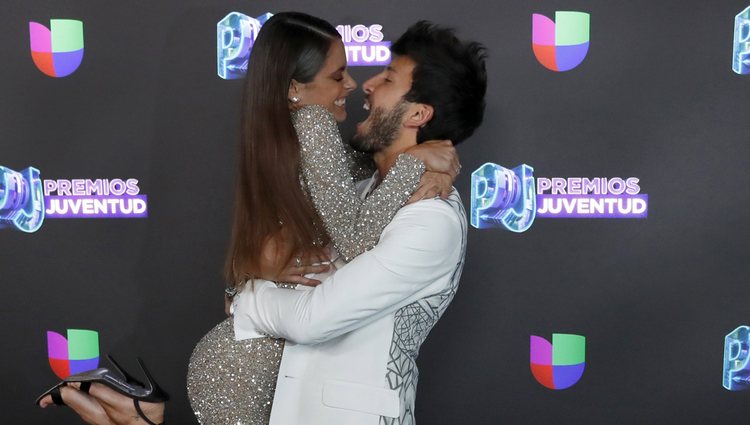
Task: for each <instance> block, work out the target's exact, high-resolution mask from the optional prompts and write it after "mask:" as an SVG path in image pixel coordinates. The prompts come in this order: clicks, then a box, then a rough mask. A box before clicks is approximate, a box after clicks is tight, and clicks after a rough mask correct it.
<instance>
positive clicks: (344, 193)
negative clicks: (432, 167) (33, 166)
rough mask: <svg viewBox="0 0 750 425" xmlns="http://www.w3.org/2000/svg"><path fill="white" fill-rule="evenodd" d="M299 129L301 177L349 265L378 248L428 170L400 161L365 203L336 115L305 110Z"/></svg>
mask: <svg viewBox="0 0 750 425" xmlns="http://www.w3.org/2000/svg"><path fill="white" fill-rule="evenodd" d="M294 126H295V129H296V130H297V136H298V138H299V143H300V156H301V161H302V163H301V167H302V176H303V179H304V181H305V183H306V184H307V187H308V190H309V192H310V196H311V198H312V201H313V203H314V205H315V209H316V210H317V211H318V214H319V215H320V218H321V219H322V220H323V223H325V226H326V231H327V232H328V235H329V236H330V237H331V239H332V240H333V243H334V245H335V246H336V248H337V249H338V251H339V253H340V254H341V255H342V256H343V257H344V259H345V260H346V261H350V260H351V259H353V258H354V257H356V256H357V255H359V254H361V253H363V252H364V251H367V250H368V249H370V248H372V247H373V246H375V244H376V243H377V241H378V239H379V238H380V234H381V232H382V231H383V229H384V228H385V226H386V225H388V223H389V222H390V221H391V219H393V216H394V215H395V214H396V211H398V210H399V208H401V207H402V206H403V205H404V203H405V202H406V201H407V200H408V199H409V196H410V195H411V194H412V193H413V192H414V190H415V189H416V188H417V186H418V185H419V180H420V177H421V176H422V173H423V172H424V171H425V165H424V163H423V162H422V161H421V160H419V159H417V158H416V157H414V156H411V155H406V154H401V155H399V157H398V159H397V160H396V163H395V164H394V166H393V167H392V168H391V169H390V171H388V174H387V175H386V177H385V178H384V179H383V182H382V183H381V184H380V186H378V188H377V189H375V190H374V191H373V192H372V194H371V195H370V196H369V197H368V198H367V199H366V200H362V199H360V198H359V196H358V195H357V192H356V188H355V184H354V180H353V178H352V175H351V174H350V170H349V168H350V165H351V160H350V158H349V157H348V156H347V153H346V151H345V148H344V144H343V142H342V141H341V134H340V133H339V129H338V126H337V124H336V121H335V120H334V118H333V115H331V113H330V112H328V111H327V110H326V109H325V108H323V107H322V106H317V105H309V106H305V107H303V108H302V109H300V110H299V111H297V112H296V113H295V115H294Z"/></svg>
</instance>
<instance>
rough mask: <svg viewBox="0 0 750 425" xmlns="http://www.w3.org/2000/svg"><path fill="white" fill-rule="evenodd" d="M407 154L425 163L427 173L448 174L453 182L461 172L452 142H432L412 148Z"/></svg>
mask: <svg viewBox="0 0 750 425" xmlns="http://www.w3.org/2000/svg"><path fill="white" fill-rule="evenodd" d="M406 153H408V154H409V155H412V156H415V157H417V158H419V159H420V160H421V161H422V162H424V165H425V167H426V168H427V171H433V172H436V173H445V174H448V175H450V176H451V180H455V179H456V176H457V175H458V173H459V172H460V171H461V163H460V162H459V160H458V153H457V152H456V148H455V147H453V142H451V141H450V140H430V141H427V142H424V143H421V144H418V145H415V146H412V147H411V148H409V149H407V150H406Z"/></svg>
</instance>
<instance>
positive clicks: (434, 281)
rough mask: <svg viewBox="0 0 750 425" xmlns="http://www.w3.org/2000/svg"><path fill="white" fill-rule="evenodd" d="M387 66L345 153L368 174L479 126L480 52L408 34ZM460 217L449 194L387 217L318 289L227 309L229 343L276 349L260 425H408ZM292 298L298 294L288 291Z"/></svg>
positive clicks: (370, 184) (438, 35)
mask: <svg viewBox="0 0 750 425" xmlns="http://www.w3.org/2000/svg"><path fill="white" fill-rule="evenodd" d="M392 52H393V55H394V59H393V61H392V62H391V64H390V65H389V66H388V67H387V68H386V69H385V70H384V71H383V72H381V73H379V74H378V75H376V76H374V77H373V78H371V79H370V80H368V81H367V82H366V83H365V84H364V85H363V88H364V91H365V93H366V94H367V99H366V103H365V109H368V108H369V110H370V114H369V116H368V118H367V119H366V120H365V121H363V122H362V123H360V124H359V125H358V126H357V133H356V135H355V137H354V139H353V140H352V146H353V147H354V148H355V149H357V150H360V151H365V152H369V153H372V154H373V158H374V160H375V162H376V165H377V168H378V171H377V173H376V175H375V176H373V178H371V179H369V180H365V181H363V182H361V183H360V185H359V188H360V189H361V193H362V195H363V196H366V195H367V194H368V193H369V192H370V191H372V190H373V189H374V187H376V186H377V184H378V182H379V181H380V180H381V179H382V177H383V176H385V175H386V173H387V172H388V170H389V169H390V167H391V166H392V165H393V164H394V163H395V160H396V158H397V157H398V155H399V154H400V153H402V152H404V151H405V150H406V149H408V148H410V147H412V146H414V145H416V144H418V143H420V142H422V141H425V140H429V139H450V140H453V141H454V143H458V142H461V141H463V140H464V139H466V138H467V137H469V136H470V135H471V134H472V133H473V131H474V129H475V128H476V127H478V126H479V124H480V123H481V121H482V115H483V111H484V94H485V89H486V73H485V68H484V49H483V48H482V46H481V45H479V44H477V43H464V42H461V41H459V40H458V39H457V38H456V37H455V36H454V35H453V32H452V31H451V30H447V29H443V28H439V27H436V26H433V25H431V24H429V23H426V22H419V23H417V24H415V25H414V26H412V27H411V28H409V30H407V32H406V33H405V34H404V35H403V36H402V37H401V38H399V40H398V41H396V43H394V45H393V46H392ZM465 248H466V217H465V213H464V211H463V207H462V205H461V202H460V198H459V196H458V193H456V192H455V190H454V191H453V193H452V194H451V196H449V198H448V199H447V200H441V199H429V200H423V201H419V202H416V203H414V204H410V205H407V206H405V207H403V208H402V209H401V210H399V211H398V213H397V214H396V216H395V217H394V219H393V221H392V222H391V223H390V224H389V225H388V226H387V227H386V228H385V229H384V230H383V232H382V234H381V237H380V240H379V242H378V244H377V245H376V246H375V247H374V248H373V249H372V250H370V251H367V252H365V253H363V254H361V255H360V256H358V257H356V258H355V259H354V260H352V261H351V262H350V263H349V264H346V265H345V266H343V267H342V268H340V269H339V270H338V271H337V272H336V274H335V275H333V276H331V277H329V278H327V279H326V280H325V281H324V282H323V283H322V284H321V285H319V286H317V287H315V288H313V289H309V288H307V290H297V291H289V290H286V289H280V288H276V287H275V285H273V284H272V283H269V282H265V281H261V282H256V285H255V290H254V291H246V292H244V293H242V295H241V296H239V297H238V298H237V299H236V300H235V302H234V305H233V307H234V311H233V312H234V323H235V333H236V335H237V338H238V339H244V338H248V337H254V336H258V335H260V334H269V335H273V336H277V337H282V338H285V339H286V340H287V343H286V346H285V349H284V355H283V357H282V362H281V369H280V371H279V378H278V382H277V386H276V393H275V396H274V401H273V410H272V413H271V425H290V424H326V425H330V424H346V425H358V424H363V425H364V424H378V423H381V424H413V423H414V422H415V420H414V400H415V397H416V386H417V374H418V372H417V366H416V357H417V354H418V351H419V347H420V346H421V344H422V343H423V342H424V340H425V338H426V337H427V334H428V332H429V331H430V329H432V327H433V326H434V325H435V323H436V322H437V320H438V319H439V318H440V316H441V315H442V314H443V312H444V311H445V309H446V307H447V306H448V304H449V303H450V301H451V300H452V299H453V296H454V294H455V292H456V289H457V287H458V281H459V277H460V274H461V270H462V267H463V260H464V254H465ZM300 289H302V288H300Z"/></svg>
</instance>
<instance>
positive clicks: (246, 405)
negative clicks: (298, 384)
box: [187, 318, 284, 425]
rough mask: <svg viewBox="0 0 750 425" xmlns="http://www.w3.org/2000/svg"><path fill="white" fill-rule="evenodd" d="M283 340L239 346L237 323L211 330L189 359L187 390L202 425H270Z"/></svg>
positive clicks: (225, 323)
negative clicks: (235, 333) (233, 325)
mask: <svg viewBox="0 0 750 425" xmlns="http://www.w3.org/2000/svg"><path fill="white" fill-rule="evenodd" d="M283 349H284V340H283V339H276V338H268V337H267V338H255V339H247V340H244V341H235V340H234V328H233V327H232V319H231V318H228V319H226V320H224V321H223V322H221V323H219V324H218V325H216V326H215V327H214V328H213V329H211V330H210V331H209V332H208V333H207V334H206V335H205V336H204V337H203V339H201V340H200V342H198V344H197V345H196V346H195V349H194V350H193V355H192V356H191V357H190V365H189V366H188V375H187V390H188V397H189V398H190V405H191V406H192V408H193V412H195V416H196V418H197V419H198V422H199V423H201V424H202V425H267V424H268V420H269V418H270V416H271V402H272V401H273V394H274V390H275V389H276V378H277V376H278V373H279V364H280V362H281V353H282V351H283Z"/></svg>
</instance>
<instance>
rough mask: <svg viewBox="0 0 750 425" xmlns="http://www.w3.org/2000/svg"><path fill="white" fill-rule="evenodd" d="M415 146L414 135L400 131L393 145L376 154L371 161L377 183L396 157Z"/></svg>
mask: <svg viewBox="0 0 750 425" xmlns="http://www.w3.org/2000/svg"><path fill="white" fill-rule="evenodd" d="M416 144H417V136H416V133H414V134H410V132H407V131H402V132H401V135H400V136H399V137H398V138H397V139H396V140H394V141H393V143H392V144H391V145H390V146H388V147H387V148H385V149H383V150H382V151H380V152H376V153H375V154H374V155H373V156H372V159H373V160H374V161H375V166H377V167H378V182H381V181H383V179H384V178H385V176H386V174H388V171H389V170H390V169H391V167H393V164H395V163H396V160H397V159H398V156H399V155H401V154H402V153H404V152H406V151H407V150H408V149H409V148H410V147H412V146H414V145H416Z"/></svg>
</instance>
